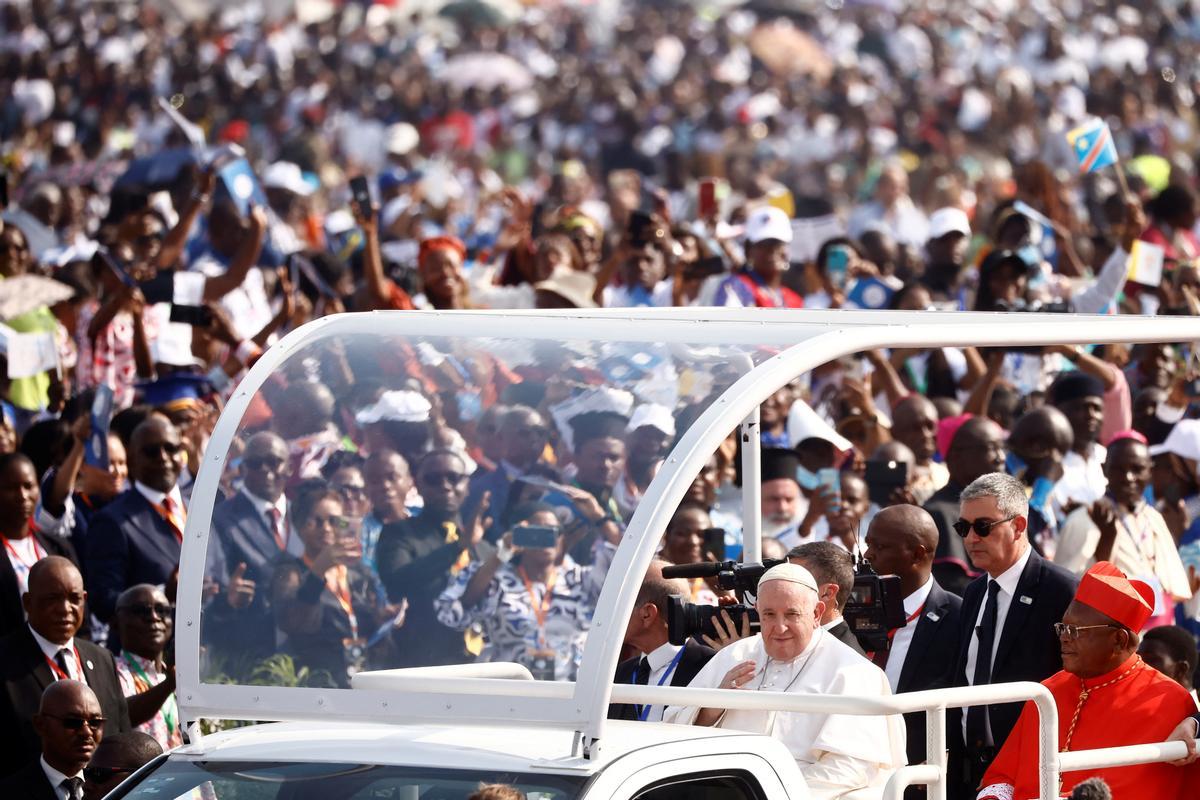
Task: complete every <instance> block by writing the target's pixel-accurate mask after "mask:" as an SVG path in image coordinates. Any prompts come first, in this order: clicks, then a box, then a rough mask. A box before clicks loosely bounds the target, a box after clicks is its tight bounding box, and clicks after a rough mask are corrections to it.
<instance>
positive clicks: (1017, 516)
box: [949, 472, 1079, 797]
mask: <svg viewBox="0 0 1200 800" xmlns="http://www.w3.org/2000/svg"><path fill="white" fill-rule="evenodd" d="M960 502H961V506H960V510H959V518H958V521H956V522H955V523H954V526H953V528H954V532H955V533H956V534H957V535H958V536H960V537H962V539H963V543H964V545H965V546H966V549H967V553H968V555H969V556H970V558H971V562H972V563H973V564H974V565H975V566H976V567H977V568H979V569H982V570H983V571H984V573H985V574H984V575H981V576H980V577H978V578H976V579H975V580H974V581H972V582H971V583H970V585H968V586H967V589H966V591H965V592H964V593H963V604H962V624H963V629H962V642H963V645H962V649H961V650H960V652H959V658H958V667H957V669H956V673H955V678H956V682H957V684H958V685H960V686H968V685H969V686H982V685H986V684H992V683H1008V682H1011V681H1033V682H1040V681H1043V680H1045V679H1046V678H1049V677H1050V676H1051V675H1053V674H1055V673H1056V672H1058V671H1059V670H1061V669H1062V656H1061V654H1060V651H1059V646H1058V635H1057V634H1056V633H1055V632H1054V624H1055V623H1056V622H1061V621H1062V617H1063V614H1064V613H1065V612H1066V610H1067V606H1068V605H1070V603H1071V599H1072V598H1073V597H1074V596H1075V587H1076V586H1077V584H1078V583H1079V581H1078V579H1077V578H1076V577H1075V576H1074V575H1072V574H1071V573H1070V572H1067V571H1066V570H1064V569H1062V568H1061V567H1058V566H1055V565H1054V564H1051V563H1050V562H1049V561H1046V560H1045V559H1043V558H1042V557H1041V556H1039V555H1038V554H1037V553H1036V552H1034V550H1033V548H1032V547H1030V545H1029V538H1028V536H1027V529H1028V518H1029V501H1028V500H1027V499H1026V495H1025V487H1024V486H1023V485H1022V484H1021V482H1020V481H1018V480H1017V479H1016V478H1014V477H1012V476H1011V475H1007V474H1005V473H1002V472H993V473H990V474H987V475H983V476H980V477H979V478H976V479H975V480H974V481H972V482H971V484H970V485H968V486H967V488H965V489H964V490H963V492H962V495H961V497H960ZM1020 713H1021V703H1008V704H1004V705H993V706H974V707H972V708H969V709H967V711H966V713H965V714H963V713H962V712H961V711H958V710H955V712H954V713H952V715H951V721H950V731H951V742H950V745H951V746H950V772H949V775H950V780H951V782H952V784H953V783H954V782H955V781H957V782H958V783H959V786H958V792H956V793H955V792H952V793H951V797H974V796H975V790H976V789H977V788H978V786H979V781H980V780H981V779H982V777H983V773H984V772H985V771H986V769H987V767H988V765H989V764H991V761H992V758H993V757H994V756H995V754H996V752H997V751H998V750H999V748H1000V746H1001V745H1003V744H1004V740H1005V739H1006V738H1007V737H1008V734H1009V732H1010V731H1011V730H1012V728H1013V726H1014V725H1015V724H1016V721H1017V716H1018V715H1019V714H1020ZM959 719H961V723H958V720H959ZM956 723H958V724H956ZM956 734H961V736H962V738H961V739H960V738H959V736H958V735H956Z"/></svg>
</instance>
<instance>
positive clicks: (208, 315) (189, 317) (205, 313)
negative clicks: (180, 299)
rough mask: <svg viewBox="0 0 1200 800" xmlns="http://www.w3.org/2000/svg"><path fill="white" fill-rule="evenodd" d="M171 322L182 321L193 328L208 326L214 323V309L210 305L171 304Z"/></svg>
mask: <svg viewBox="0 0 1200 800" xmlns="http://www.w3.org/2000/svg"><path fill="white" fill-rule="evenodd" d="M169 319H170V321H171V322H182V323H183V324H184V325H191V326H192V327H193V328H207V327H208V326H209V325H211V324H212V320H213V315H212V309H211V308H209V307H208V306H181V305H175V304H174V303H172V304H171V315H170V317H169Z"/></svg>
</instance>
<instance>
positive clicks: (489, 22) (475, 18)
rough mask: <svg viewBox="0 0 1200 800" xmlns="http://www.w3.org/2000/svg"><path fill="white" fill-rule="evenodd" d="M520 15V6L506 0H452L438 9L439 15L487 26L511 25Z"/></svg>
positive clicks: (457, 20)
mask: <svg viewBox="0 0 1200 800" xmlns="http://www.w3.org/2000/svg"><path fill="white" fill-rule="evenodd" d="M520 15H521V7H520V6H519V5H517V4H515V3H512V2H506V0H453V2H450V3H447V4H446V5H444V6H442V8H441V10H440V11H438V16H439V17H446V18H448V19H452V20H455V21H456V22H460V23H463V24H471V25H483V26H486V27H489V28H497V27H500V26H503V25H511V24H512V23H514V22H516V21H517V19H518V18H519V17H520Z"/></svg>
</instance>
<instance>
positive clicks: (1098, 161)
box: [1067, 119, 1117, 172]
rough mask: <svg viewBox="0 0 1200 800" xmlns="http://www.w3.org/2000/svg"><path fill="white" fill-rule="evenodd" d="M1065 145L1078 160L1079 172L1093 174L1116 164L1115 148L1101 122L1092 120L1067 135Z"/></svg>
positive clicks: (1103, 123)
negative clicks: (1068, 145)
mask: <svg viewBox="0 0 1200 800" xmlns="http://www.w3.org/2000/svg"><path fill="white" fill-rule="evenodd" d="M1067 143H1068V144H1070V145H1071V148H1072V149H1073V150H1074V151H1075V157H1076V158H1078V159H1079V171H1080V172H1095V171H1096V170H1098V169H1100V168H1101V167H1107V166H1109V165H1110V164H1116V163H1117V147H1116V145H1114V144H1113V138H1112V132H1111V131H1109V129H1108V125H1107V123H1105V122H1104V121H1103V120H1099V119H1093V120H1092V121H1091V122H1088V123H1086V124H1084V125H1080V126H1079V127H1078V128H1076V129H1075V130H1073V131H1070V132H1069V133H1068V134H1067Z"/></svg>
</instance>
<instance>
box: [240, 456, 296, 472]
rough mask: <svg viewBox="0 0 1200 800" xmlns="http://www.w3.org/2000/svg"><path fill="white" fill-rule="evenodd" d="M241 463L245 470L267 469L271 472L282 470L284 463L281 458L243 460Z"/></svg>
mask: <svg viewBox="0 0 1200 800" xmlns="http://www.w3.org/2000/svg"><path fill="white" fill-rule="evenodd" d="M242 463H243V464H244V465H245V466H246V469H253V470H259V469H269V470H271V471H272V472H279V471H280V470H281V469H283V465H284V464H285V463H287V462H285V461H284V460H283V459H282V458H271V457H258V458H243V459H242Z"/></svg>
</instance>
